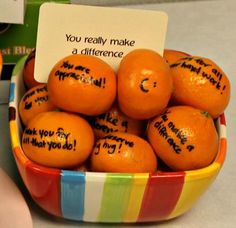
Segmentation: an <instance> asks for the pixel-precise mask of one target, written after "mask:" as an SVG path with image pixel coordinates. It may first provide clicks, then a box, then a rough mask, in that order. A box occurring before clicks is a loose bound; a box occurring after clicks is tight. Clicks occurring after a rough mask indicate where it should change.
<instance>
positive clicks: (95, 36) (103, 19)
mask: <svg viewBox="0 0 236 228" xmlns="http://www.w3.org/2000/svg"><path fill="white" fill-rule="evenodd" d="M167 21H168V16H167V14H166V13H165V12H161V11H151V10H137V9H124V8H111V7H95V6H82V5H72V4H58V3H44V4H43V5H42V6H41V8H40V14H39V24H38V35H37V44H36V62H35V79H36V80H37V81H39V82H46V81H47V78H48V75H49V73H50V70H51V69H52V67H53V66H54V65H55V64H56V63H57V62H58V61H59V60H60V59H62V58H64V57H65V56H68V55H71V54H85V55H93V56H97V57H99V58H101V59H103V60H104V61H106V62H107V63H108V64H110V66H111V67H112V68H113V69H114V70H116V69H117V68H118V66H119V63H120V60H121V59H122V58H123V57H124V55H125V54H126V53H128V52H129V51H131V50H133V49H137V48H148V49H152V50H155V51H157V52H158V53H160V54H161V55H162V54H163V50H164V42H165V35H166V30H167Z"/></svg>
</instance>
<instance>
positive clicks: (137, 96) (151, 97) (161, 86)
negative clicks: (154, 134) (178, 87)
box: [117, 49, 173, 119]
mask: <svg viewBox="0 0 236 228" xmlns="http://www.w3.org/2000/svg"><path fill="white" fill-rule="evenodd" d="M117 90H118V103H119V106H120V109H121V111H122V112H123V113H124V114H126V115H127V116H129V117H131V118H134V119H149V118H151V117H154V116H156V115H158V114H160V113H161V112H162V111H163V109H164V108H165V107H166V106H167V104H168V102H169V99H170V96H171V93H172V90H173V82H172V77H171V72H170V67H169V65H168V64H167V63H166V61H165V60H164V59H163V57H162V56H161V55H159V54H158V53H157V52H155V51H152V50H148V49H136V50H134V51H131V52H130V53H128V54H127V55H126V56H124V58H123V59H122V60H121V63H120V66H119V70H118V88H117Z"/></svg>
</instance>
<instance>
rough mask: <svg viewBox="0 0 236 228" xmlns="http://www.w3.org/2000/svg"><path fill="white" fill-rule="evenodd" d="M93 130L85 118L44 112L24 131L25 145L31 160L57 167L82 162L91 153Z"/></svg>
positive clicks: (31, 121) (23, 139)
mask: <svg viewBox="0 0 236 228" xmlns="http://www.w3.org/2000/svg"><path fill="white" fill-rule="evenodd" d="M93 144H94V135H93V130H92V128H91V127H90V125H89V124H88V122H87V121H85V119H83V118H82V117H80V116H78V115H76V114H71V113H66V112H56V111H52V112H43V113H40V114H38V115H37V116H35V117H34V118H33V119H31V120H30V122H29V123H28V125H27V127H26V128H25V130H24V132H23V137H22V148H23V151H24V153H25V154H26V156H27V157H28V158H29V159H31V160H32V161H34V162H36V163H38V164H41V165H44V166H48V167H56V168H74V167H78V166H80V165H82V164H83V163H84V162H85V161H86V159H87V158H88V157H89V155H90V153H91V152H92V149H93Z"/></svg>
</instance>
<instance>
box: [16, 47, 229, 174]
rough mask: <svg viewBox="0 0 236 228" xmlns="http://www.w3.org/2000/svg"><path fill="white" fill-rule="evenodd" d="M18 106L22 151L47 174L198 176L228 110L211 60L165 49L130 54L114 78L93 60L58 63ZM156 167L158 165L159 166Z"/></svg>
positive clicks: (29, 67) (29, 74)
mask: <svg viewBox="0 0 236 228" xmlns="http://www.w3.org/2000/svg"><path fill="white" fill-rule="evenodd" d="M34 57H35V56H34V53H32V54H31V55H29V57H28V59H27V60H26V63H25V66H24V71H23V79H24V82H25V85H26V88H27V89H28V90H27V91H26V93H25V94H24V96H23V97H22V99H21V101H20V104H19V114H20V117H21V120H22V123H23V125H24V132H23V136H22V148H23V151H24V152H25V154H26V156H28V158H29V159H31V160H32V161H34V162H36V163H38V164H40V165H44V166H47V167H55V168H60V169H73V170H82V171H86V170H88V171H96V172H122V173H135V172H156V171H158V170H161V169H162V168H161V165H159V164H161V163H164V164H165V165H166V166H167V167H168V169H170V170H173V171H180V170H192V169H199V168H203V167H206V166H208V165H209V164H210V163H212V162H213V161H214V159H215V157H216V155H217V152H218V141H219V139H218V137H219V136H218V133H217V131H216V127H215V124H214V120H215V119H216V118H218V117H219V116H220V115H221V114H222V113H223V112H224V110H225V109H226V107H227V105H228V103H229V99H230V82H229V80H228V78H227V76H226V74H225V73H224V72H223V70H222V69H221V68H220V67H219V66H218V65H217V64H216V63H214V62H213V61H212V60H210V59H207V58H204V57H199V56H191V55H189V54H187V53H184V52H179V51H175V50H170V49H165V51H164V55H163V57H162V56H161V55H159V54H158V53H157V52H155V51H153V50H149V49H136V50H133V51H131V52H130V53H128V54H127V55H126V56H124V57H123V59H122V60H121V62H120V65H119V68H118V71H117V72H115V71H114V70H113V69H112V68H111V66H109V65H108V64H107V63H106V62H105V61H103V60H101V59H99V58H98V57H95V56H88V55H80V54H76V55H69V56H66V57H65V58H63V59H61V60H60V61H58V63H56V64H55V66H53V67H52V70H51V72H50V74H49V76H48V81H47V83H41V84H40V83H38V82H36V81H35V80H34V76H33V68H34ZM160 161H161V162H160Z"/></svg>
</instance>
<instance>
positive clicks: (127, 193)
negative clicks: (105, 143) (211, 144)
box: [9, 57, 227, 223]
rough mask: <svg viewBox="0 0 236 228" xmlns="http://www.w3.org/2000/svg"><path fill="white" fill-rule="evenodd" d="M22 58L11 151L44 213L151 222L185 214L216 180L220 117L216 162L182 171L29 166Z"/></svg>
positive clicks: (14, 84)
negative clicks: (25, 147)
mask: <svg viewBox="0 0 236 228" xmlns="http://www.w3.org/2000/svg"><path fill="white" fill-rule="evenodd" d="M25 59H26V57H25V58H22V59H21V60H20V61H19V62H18V63H17V64H16V66H15V68H14V71H13V75H12V78H11V86H10V98H9V99H10V101H9V124H10V136H11V142H12V150H13V154H14V157H15V161H16V163H17V166H18V170H19V172H20V175H21V177H22V179H23V182H24V184H25V186H26V188H27V189H28V191H29V193H30V195H31V196H32V198H33V199H34V201H35V202H36V203H37V204H38V205H39V206H40V207H41V208H43V209H44V210H45V211H47V212H48V213H50V214H52V215H55V216H59V217H62V218H66V219H71V220H77V221H89V222H115V223H120V222H131V223H132V222H134V223H135V222H150V221H152V222H154V221H161V220H168V219H171V218H174V217H177V216H180V215H182V214H183V213H185V212H186V211H188V210H189V209H190V208H191V207H192V206H193V205H194V204H195V203H196V202H197V201H198V199H199V198H200V197H201V196H202V195H203V193H204V192H205V191H206V190H207V189H208V188H209V186H210V185H211V184H212V182H213V181H214V180H215V178H216V176H217V175H218V173H219V171H220V169H221V167H222V165H223V163H224V159H225V155H226V143H227V138H226V123H225V118H224V115H221V116H220V117H219V118H218V119H217V121H216V125H217V130H218V133H219V136H220V139H219V151H218V155H217V157H216V159H215V161H214V162H213V163H212V164H211V165H209V166H208V167H206V168H203V169H198V170H192V171H185V172H157V173H129V174H119V173H98V172H79V171H69V170H60V169H55V168H46V167H43V166H40V165H38V164H36V163H34V162H32V161H30V160H29V159H28V158H27V157H26V156H25V154H24V152H23V150H22V147H21V135H22V126H21V122H20V119H19V114H18V103H19V100H20V98H21V97H22V95H23V94H24V92H25V89H24V84H23V80H22V70H23V66H24V61H25Z"/></svg>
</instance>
